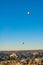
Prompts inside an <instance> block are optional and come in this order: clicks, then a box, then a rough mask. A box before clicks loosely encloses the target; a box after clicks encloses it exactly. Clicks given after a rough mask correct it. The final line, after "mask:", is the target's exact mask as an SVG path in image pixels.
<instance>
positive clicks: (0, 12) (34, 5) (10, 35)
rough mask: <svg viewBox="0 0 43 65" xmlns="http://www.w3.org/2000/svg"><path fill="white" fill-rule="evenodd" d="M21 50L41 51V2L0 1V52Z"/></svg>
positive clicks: (22, 0)
mask: <svg viewBox="0 0 43 65" xmlns="http://www.w3.org/2000/svg"><path fill="white" fill-rule="evenodd" d="M28 11H30V15H29V16H28V14H27V12H28ZM22 42H24V45H23V44H22ZM23 49H25V50H27V49H28V50H29V49H43V0H0V50H23Z"/></svg>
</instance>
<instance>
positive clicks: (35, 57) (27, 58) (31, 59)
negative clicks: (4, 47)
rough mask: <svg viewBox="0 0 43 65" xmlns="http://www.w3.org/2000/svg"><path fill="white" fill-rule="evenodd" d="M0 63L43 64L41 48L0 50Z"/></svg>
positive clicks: (1, 64)
mask: <svg viewBox="0 0 43 65" xmlns="http://www.w3.org/2000/svg"><path fill="white" fill-rule="evenodd" d="M0 65H43V50H26V51H25V50H24V51H0Z"/></svg>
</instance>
